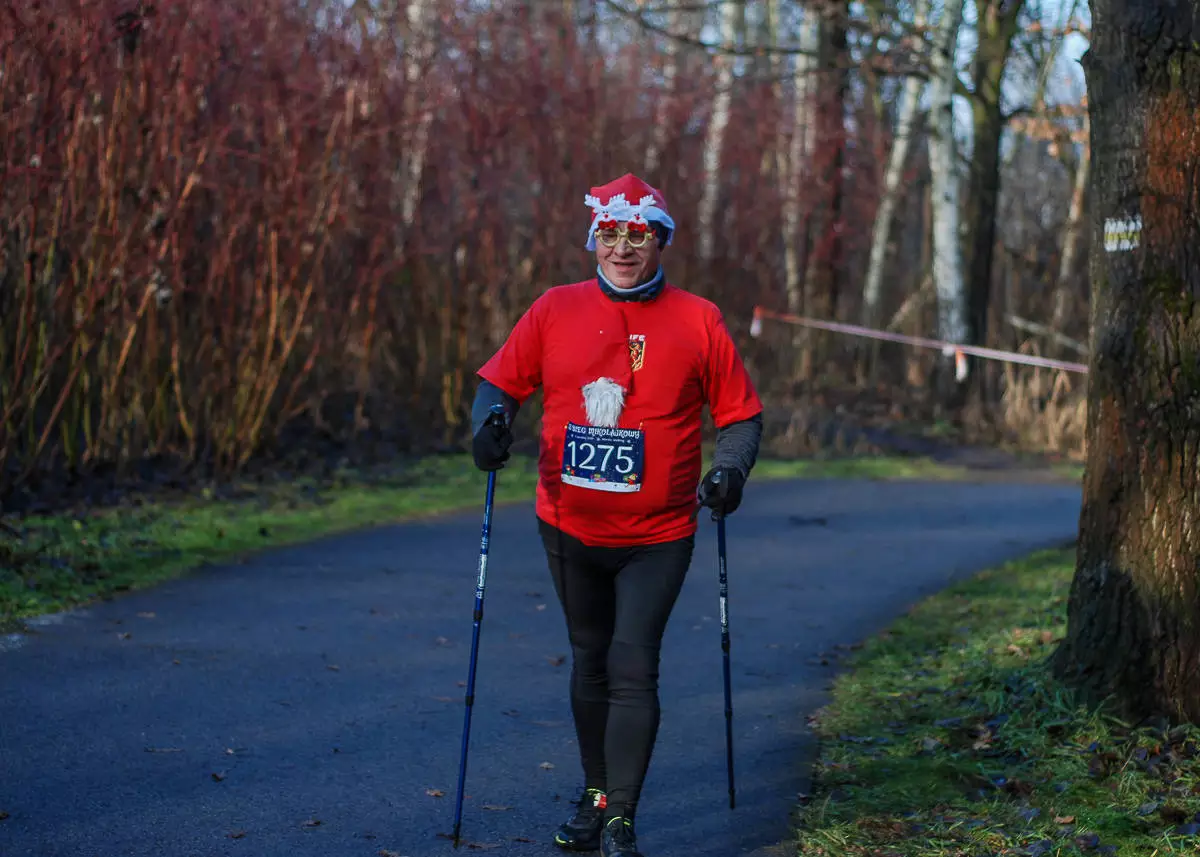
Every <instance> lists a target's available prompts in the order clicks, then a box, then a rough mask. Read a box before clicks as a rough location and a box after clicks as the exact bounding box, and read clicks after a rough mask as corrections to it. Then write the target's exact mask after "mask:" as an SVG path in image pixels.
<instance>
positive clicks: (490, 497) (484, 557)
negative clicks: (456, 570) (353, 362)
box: [454, 405, 505, 848]
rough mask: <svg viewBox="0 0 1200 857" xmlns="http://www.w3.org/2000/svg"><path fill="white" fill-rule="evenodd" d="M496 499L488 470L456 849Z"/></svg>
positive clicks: (498, 416)
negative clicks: (493, 504) (493, 509)
mask: <svg viewBox="0 0 1200 857" xmlns="http://www.w3.org/2000/svg"><path fill="white" fill-rule="evenodd" d="M504 419H505V415H504V406H503V405H492V413H491V416H489V417H488V422H487V423H486V424H488V425H490V424H492V423H494V422H495V421H497V420H500V421H503V420H504ZM495 498H496V471H495V470H492V471H489V472H488V478H487V497H486V499H485V500H484V504H483V535H482V537H481V539H480V542H479V577H478V579H477V581H476V583H475V614H474V626H473V628H472V631H471V666H470V669H469V670H468V671H467V695H466V703H467V706H466V708H467V710H466V715H465V720H464V722H463V736H462V755H461V756H460V757H459V763H458V797H457V799H456V801H455V804H454V847H455V848H458V838H459V831H460V830H461V828H462V804H463V787H464V786H465V784H466V777H467V744H468V741H470V737H471V709H472V708H473V707H474V705H475V664H476V663H477V661H478V660H479V629H480V628H481V627H482V625H483V589H484V586H485V585H486V584H487V562H488V540H489V539H490V537H491V530H492V503H493V501H494V500H495Z"/></svg>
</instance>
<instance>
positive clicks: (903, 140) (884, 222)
mask: <svg viewBox="0 0 1200 857" xmlns="http://www.w3.org/2000/svg"><path fill="white" fill-rule="evenodd" d="M928 15H929V0H917V2H916V4H915V6H914V9H913V27H914V28H915V29H916V30H918V31H921V30H924V28H925V23H926V19H927V18H928ZM923 88H924V82H923V81H922V80H921V78H919V77H916V76H915V75H914V76H910V77H908V78H907V79H906V80H905V81H904V89H903V90H902V91H901V94H900V112H899V116H898V117H897V120H896V135H895V137H894V139H893V141H892V150H891V152H890V153H889V154H888V164H887V172H886V173H885V174H884V178H883V195H882V196H881V198H880V200H879V209H878V211H877V212H876V214H875V225H874V228H873V230H872V232H871V256H870V260H869V262H868V264H867V278H866V283H865V284H864V285H863V309H862V321H863V324H864V325H867V326H868V327H877V326H878V325H879V320H880V310H881V301H882V291H883V290H882V285H883V268H884V263H885V262H886V261H887V250H888V239H889V237H890V236H891V232H892V217H893V216H894V215H895V212H896V200H897V199H898V198H899V189H900V178H901V176H902V175H903V174H904V165H905V164H906V163H907V161H908V148H909V141H910V139H911V136H912V126H913V119H914V118H915V117H916V115H917V104H918V102H919V101H920V99H921V90H922V89H923Z"/></svg>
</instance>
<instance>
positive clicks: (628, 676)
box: [608, 640, 659, 700]
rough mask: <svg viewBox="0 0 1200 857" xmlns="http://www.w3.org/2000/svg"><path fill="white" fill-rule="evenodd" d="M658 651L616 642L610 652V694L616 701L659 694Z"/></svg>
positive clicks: (647, 647) (614, 641)
mask: <svg viewBox="0 0 1200 857" xmlns="http://www.w3.org/2000/svg"><path fill="white" fill-rule="evenodd" d="M658 663H659V650H658V649H657V648H651V647H649V646H635V645H633V644H632V643H623V642H621V641H619V640H613V642H612V645H611V646H609V649H608V683H609V692H610V693H611V694H612V697H613V699H614V700H619V699H621V698H626V699H637V698H644V697H645V696H646V695H647V694H649V695H650V696H655V695H657V693H658Z"/></svg>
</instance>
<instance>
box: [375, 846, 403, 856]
mask: <svg viewBox="0 0 1200 857" xmlns="http://www.w3.org/2000/svg"><path fill="white" fill-rule="evenodd" d="M379 857H404V855H403V854H401V853H400V852H399V851H388V850H387V849H386V848H380V849H379Z"/></svg>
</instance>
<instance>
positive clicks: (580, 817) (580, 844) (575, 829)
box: [554, 789, 608, 851]
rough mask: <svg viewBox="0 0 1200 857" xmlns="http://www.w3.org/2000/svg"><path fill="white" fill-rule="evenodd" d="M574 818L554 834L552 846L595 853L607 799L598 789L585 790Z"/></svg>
mask: <svg viewBox="0 0 1200 857" xmlns="http://www.w3.org/2000/svg"><path fill="white" fill-rule="evenodd" d="M578 805H579V809H578V810H577V811H576V812H575V817H574V818H572V819H571V820H570V821H568V822H567V823H565V824H564V825H563V826H562V827H560V828H559V829H558V832H557V833H555V834H554V844H555V845H557V846H558V847H559V848H564V849H566V850H567V851H595V850H597V849H599V847H600V829H601V828H602V827H604V808H605V807H607V806H608V799H607V797H606V796H605V794H604V792H602V791H600V790H599V789H587V790H585V791H584V793H583V796H582V797H580V798H579V801H578Z"/></svg>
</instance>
